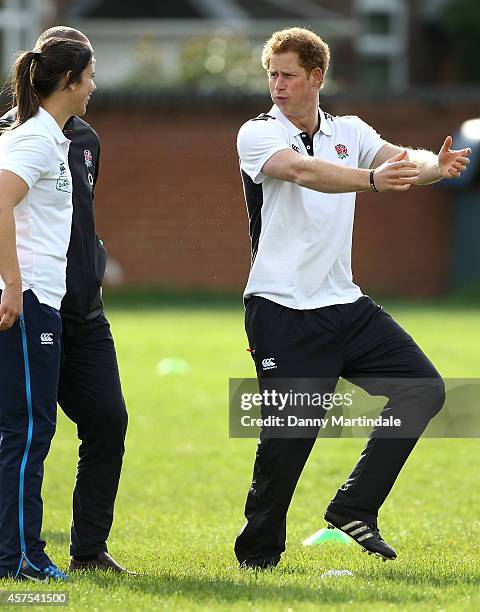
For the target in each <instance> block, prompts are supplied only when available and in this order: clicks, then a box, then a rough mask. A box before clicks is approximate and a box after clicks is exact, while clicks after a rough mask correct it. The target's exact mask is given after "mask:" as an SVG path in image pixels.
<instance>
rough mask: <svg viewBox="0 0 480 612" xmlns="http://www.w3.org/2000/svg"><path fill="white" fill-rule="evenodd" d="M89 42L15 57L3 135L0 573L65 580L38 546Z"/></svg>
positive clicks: (51, 43)
mask: <svg viewBox="0 0 480 612" xmlns="http://www.w3.org/2000/svg"><path fill="white" fill-rule="evenodd" d="M94 63H95V60H94V58H93V53H92V49H91V47H90V46H89V45H87V44H86V43H85V42H80V41H67V40H60V39H58V38H52V39H51V40H47V41H45V42H44V43H42V44H41V45H40V46H39V47H38V49H36V50H35V51H25V52H23V53H20V54H19V56H18V57H17V60H16V62H15V65H14V68H13V77H12V89H13V95H14V99H15V101H16V103H17V106H18V108H17V118H16V121H15V122H14V123H13V125H12V126H11V128H6V129H4V130H3V134H2V135H1V137H0V291H1V297H0V362H1V364H2V368H1V369H0V434H1V435H0V576H2V577H4V576H7V577H14V578H17V579H24V580H38V581H46V580H50V579H53V580H65V578H66V575H65V574H64V573H63V572H61V571H60V570H59V569H58V568H57V567H56V566H55V565H54V564H53V563H52V561H51V560H50V559H49V557H48V556H47V554H46V553H45V551H44V548H45V542H44V541H42V540H41V538H40V532H41V525H42V513H43V511H42V498H41V487H42V480H43V462H44V460H45V457H46V456H47V453H48V450H49V447H50V442H51V439H52V437H53V434H54V432H55V421H56V404H57V389H58V377H59V370H60V352H61V335H62V320H61V316H60V312H59V311H60V305H61V301H62V298H63V296H64V295H65V289H66V284H65V270H66V265H67V258H66V255H67V248H68V243H69V239H70V229H71V222H72V177H71V173H70V169H69V165H68V151H69V145H70V141H69V139H68V138H67V137H66V136H65V134H64V133H63V131H62V130H63V127H64V126H65V123H66V122H67V120H68V119H69V118H70V117H71V116H72V115H83V114H84V113H85V112H86V108H87V104H88V100H89V98H90V96H91V94H92V93H93V92H94V91H95V84H94V82H93V74H94Z"/></svg>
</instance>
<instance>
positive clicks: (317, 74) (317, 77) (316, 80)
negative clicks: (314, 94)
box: [310, 67, 323, 88]
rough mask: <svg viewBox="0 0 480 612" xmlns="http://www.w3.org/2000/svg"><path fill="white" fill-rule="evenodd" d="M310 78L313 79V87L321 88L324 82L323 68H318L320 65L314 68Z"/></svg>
mask: <svg viewBox="0 0 480 612" xmlns="http://www.w3.org/2000/svg"><path fill="white" fill-rule="evenodd" d="M310 79H311V81H312V85H313V87H318V88H320V86H321V85H322V83H323V70H322V69H321V68H318V67H317V68H314V69H313V70H312V71H311V72H310Z"/></svg>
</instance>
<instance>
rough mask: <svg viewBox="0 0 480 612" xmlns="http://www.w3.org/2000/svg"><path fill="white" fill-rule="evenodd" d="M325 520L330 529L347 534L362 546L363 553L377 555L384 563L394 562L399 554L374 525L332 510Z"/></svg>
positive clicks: (326, 513) (327, 512)
mask: <svg viewBox="0 0 480 612" xmlns="http://www.w3.org/2000/svg"><path fill="white" fill-rule="evenodd" d="M325 520H326V521H327V523H328V528H329V529H333V528H334V527H336V528H337V529H340V531H343V533H346V534H347V535H348V536H350V537H351V538H352V539H353V540H355V542H356V543H357V544H360V546H361V547H362V549H363V552H368V554H369V555H375V556H376V557H379V558H380V559H383V560H384V561H393V560H394V559H396V558H397V553H396V552H395V551H394V550H393V548H392V547H391V546H389V545H388V544H387V543H386V542H385V541H384V540H383V538H382V536H381V535H380V532H379V530H378V527H377V526H376V525H374V524H373V523H366V522H365V521H360V520H355V519H354V518H351V517H346V516H340V515H339V514H335V513H334V512H331V511H330V510H327V511H326V512H325Z"/></svg>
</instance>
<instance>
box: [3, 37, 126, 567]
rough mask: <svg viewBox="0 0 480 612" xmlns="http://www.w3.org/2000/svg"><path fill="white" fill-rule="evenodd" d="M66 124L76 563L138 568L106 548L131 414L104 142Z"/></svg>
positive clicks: (82, 126)
mask: <svg viewBox="0 0 480 612" xmlns="http://www.w3.org/2000/svg"><path fill="white" fill-rule="evenodd" d="M52 37H55V38H61V39H66V40H78V41H81V42H83V43H85V44H87V45H88V46H89V47H90V48H91V44H90V41H89V40H88V38H87V37H86V36H85V35H84V34H83V33H82V32H80V31H79V30H76V29H74V28H69V27H66V26H55V27H52V28H49V29H48V30H46V31H45V32H43V33H42V34H41V35H40V37H39V39H38V41H37V43H36V46H35V49H37V48H38V47H39V46H41V45H42V44H43V43H44V42H45V41H47V40H49V39H51V38H52ZM16 112H17V109H16V108H14V109H12V110H11V111H10V112H8V113H7V114H6V115H5V116H4V117H3V118H2V119H1V120H0V124H1V122H2V121H3V123H4V124H5V125H8V124H10V123H11V122H13V121H14V119H15V116H16ZM78 114H83V113H77V115H78ZM63 131H64V134H65V135H66V137H67V138H68V139H69V140H70V141H71V144H70V150H69V156H68V162H69V165H70V170H71V173H72V183H73V194H72V199H73V217H72V229H71V235H70V242H69V246H68V251H67V270H66V293H65V295H64V297H63V299H62V303H61V307H60V314H61V317H62V329H63V331H62V353H61V367H60V377H59V387H58V403H59V404H60V406H61V408H62V410H63V411H64V412H65V414H66V415H67V416H68V417H69V418H70V419H71V420H72V421H73V422H74V423H76V425H77V430H78V437H79V438H80V440H81V444H80V448H79V462H78V469H77V475H76V484H75V490H74V492H73V517H72V526H71V540H70V553H71V560H70V570H71V571H74V570H103V569H109V570H112V571H114V572H127V573H132V572H128V570H125V568H123V567H122V566H121V565H120V564H119V563H117V562H116V561H115V559H113V558H112V556H111V555H110V554H109V553H108V551H107V539H108V536H109V533H110V529H111V526H112V522H113V512H114V503H115V498H116V495H117V491H118V484H119V480H120V473H121V468H122V461H123V455H124V450H125V435H126V430H127V421H128V417H127V410H126V406H125V401H124V398H123V394H122V388H121V383H120V375H119V369H118V363H117V356H116V351H115V345H114V341H113V338H112V334H111V331H110V325H109V322H108V320H107V318H106V317H105V313H104V311H103V303H102V296H101V285H102V281H103V276H104V272H105V264H106V250H105V247H104V246H103V242H102V241H101V240H100V239H99V238H98V237H97V234H96V231H95V219H94V208H93V200H94V189H95V185H96V182H97V177H98V170H99V162H100V143H99V139H98V136H97V134H96V132H95V131H94V130H93V129H92V128H91V127H90V125H89V124H88V123H86V122H85V121H83V120H82V119H80V117H79V116H71V117H69V118H68V120H67V122H66V124H65V126H64V129H63Z"/></svg>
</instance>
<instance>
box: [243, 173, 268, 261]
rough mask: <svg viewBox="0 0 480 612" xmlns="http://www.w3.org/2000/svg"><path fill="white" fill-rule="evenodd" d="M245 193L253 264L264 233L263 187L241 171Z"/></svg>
mask: <svg viewBox="0 0 480 612" xmlns="http://www.w3.org/2000/svg"><path fill="white" fill-rule="evenodd" d="M241 173H242V181H243V191H244V193H245V201H246V203H247V211H248V219H249V222H250V240H251V241H252V263H253V262H254V260H255V256H256V255H257V251H258V242H259V240H260V232H261V231H262V206H263V187H262V184H261V183H260V184H259V185H257V184H255V183H254V182H253V181H252V179H251V178H250V177H249V176H248V174H247V173H246V172H244V171H243V170H241Z"/></svg>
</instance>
